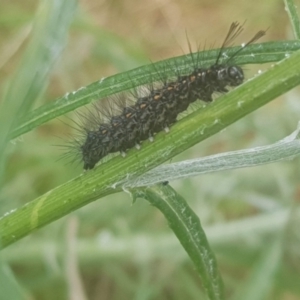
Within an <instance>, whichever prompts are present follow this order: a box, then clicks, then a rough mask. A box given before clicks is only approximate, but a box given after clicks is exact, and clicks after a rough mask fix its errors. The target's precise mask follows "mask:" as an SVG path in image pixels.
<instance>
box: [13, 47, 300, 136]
mask: <svg viewBox="0 0 300 300" xmlns="http://www.w3.org/2000/svg"><path fill="white" fill-rule="evenodd" d="M298 49H300V42H299V41H284V42H269V43H264V44H256V45H251V46H249V47H247V48H245V50H243V51H242V52H241V53H240V54H239V57H238V58H237V59H236V62H237V63H238V64H240V65H243V64H251V63H255V64H257V63H267V62H275V61H279V60H281V59H283V58H284V57H286V55H289V54H290V53H291V52H294V51H295V50H298ZM236 50H237V47H234V48H232V49H231V50H230V49H229V50H228V55H229V56H230V53H234V52H235V51H236ZM217 54H218V50H217V49H215V50H210V51H204V52H201V53H200V54H198V53H194V54H193V58H194V60H193V59H192V58H191V56H190V55H183V56H178V57H175V58H170V59H167V60H163V61H159V62H157V63H152V64H149V65H145V66H142V67H139V68H136V69H133V70H130V71H127V72H124V73H119V74H117V75H113V76H110V77H107V78H102V79H100V80H99V81H97V82H94V83H91V84H90V85H88V86H86V87H81V88H80V89H79V90H77V91H73V92H70V93H66V94H65V95H64V96H63V97H60V98H58V99H57V100H55V101H53V102H51V103H48V104H46V105H43V106H41V107H39V108H37V109H35V110H34V111H32V112H30V113H28V115H27V116H26V117H25V118H24V119H23V120H22V123H21V124H20V125H19V126H18V127H17V128H15V129H14V130H13V132H11V134H10V138H16V137H18V136H20V135H22V134H24V133H26V132H28V131H30V130H32V129H33V128H35V127H38V126H40V125H41V124H43V123H45V122H48V121H50V120H52V119H54V118H57V117H59V116H61V115H64V114H66V113H68V112H70V111H73V110H75V109H76V108H78V107H81V106H83V105H86V104H89V103H91V102H92V101H95V100H100V99H103V98H105V97H108V96H110V95H113V94H116V93H120V92H123V91H126V90H129V89H131V88H134V87H137V86H141V85H144V84H147V83H148V84H149V83H151V82H153V81H157V80H161V78H162V77H164V76H172V75H173V76H174V69H177V70H178V68H179V66H180V70H181V72H182V73H186V72H189V71H190V70H191V68H192V67H193V65H194V61H195V60H197V59H199V57H198V56H199V55H200V58H201V65H202V66H203V67H207V66H210V65H212V64H213V63H214V62H215V59H216V56H217Z"/></svg>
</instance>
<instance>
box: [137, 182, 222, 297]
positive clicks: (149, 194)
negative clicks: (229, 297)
mask: <svg viewBox="0 0 300 300" xmlns="http://www.w3.org/2000/svg"><path fill="white" fill-rule="evenodd" d="M133 196H134V197H141V198H144V199H146V200H147V201H148V202H150V203H151V204H152V205H154V206H155V207H157V208H158V209H159V210H160V211H161V212H162V213H163V215H164V216H165V217H166V219H167V221H168V223H169V225H170V227H171V229H172V230H173V232H174V233H175V235H176V236H177V238H178V239H179V241H180V243H181V244H182V246H183V247H184V249H185V251H186V252H187V253H188V255H189V256H190V258H191V260H192V261H193V263H194V266H195V268H196V270H197V271H198V273H199V275H200V277H201V279H202V283H203V286H204V287H205V289H206V292H207V294H208V297H209V299H211V300H217V299H218V300H219V299H224V289H223V282H222V278H221V275H220V274H219V270H218V267H217V261H216V258H215V256H214V253H213V252H212V250H211V249H210V246H209V244H208V241H207V238H206V235H205V232H204V230H203V229H202V227H201V224H200V220H199V218H198V216H197V215H196V214H195V213H194V212H193V210H192V209H191V208H190V207H189V206H188V204H187V202H186V201H185V199H184V198H183V197H182V196H180V195H179V194H178V193H176V191H175V190H174V189H172V188H171V187H170V186H164V185H162V184H161V185H156V186H153V187H151V188H139V189H136V190H133Z"/></svg>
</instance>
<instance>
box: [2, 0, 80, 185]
mask: <svg viewBox="0 0 300 300" xmlns="http://www.w3.org/2000/svg"><path fill="white" fill-rule="evenodd" d="M76 4H77V0H53V1H48V0H44V1H42V2H41V4H40V6H39V8H38V10H37V13H36V19H35V22H34V25H33V32H32V38H31V40H30V42H29V44H28V46H27V48H26V51H25V53H24V55H23V57H22V60H21V63H20V66H19V67H18V68H17V69H16V70H15V73H14V74H13V75H12V77H11V79H10V84H9V87H8V90H7V93H6V95H5V97H4V101H3V103H2V105H1V108H0V166H1V167H0V168H1V169H0V182H1V176H2V174H3V169H4V167H5V163H4V162H5V155H4V153H5V147H6V143H7V140H8V134H9V131H10V130H11V129H12V127H14V126H16V125H17V123H18V122H20V119H21V118H22V116H24V115H26V113H27V112H28V110H29V109H30V108H31V107H32V105H33V103H34V102H35V100H36V99H37V98H38V96H39V95H40V94H41V92H42V91H43V89H44V88H45V86H46V84H47V79H48V76H49V74H50V71H51V70H52V68H53V66H54V63H55V61H56V60H57V58H58V57H59V54H60V52H61V51H62V49H63V46H64V45H65V43H66V39H67V36H68V31H69V26H70V23H71V21H72V19H73V15H74V12H75V8H76Z"/></svg>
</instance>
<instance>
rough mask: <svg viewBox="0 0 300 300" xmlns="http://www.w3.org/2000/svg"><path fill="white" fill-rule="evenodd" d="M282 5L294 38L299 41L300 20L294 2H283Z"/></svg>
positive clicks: (285, 0)
mask: <svg viewBox="0 0 300 300" xmlns="http://www.w3.org/2000/svg"><path fill="white" fill-rule="evenodd" d="M284 4H285V10H286V11H287V13H288V15H289V18H290V21H291V24H292V28H293V31H294V36H295V38H296V39H298V40H300V19H299V15H298V12H297V6H296V5H295V2H294V0H284Z"/></svg>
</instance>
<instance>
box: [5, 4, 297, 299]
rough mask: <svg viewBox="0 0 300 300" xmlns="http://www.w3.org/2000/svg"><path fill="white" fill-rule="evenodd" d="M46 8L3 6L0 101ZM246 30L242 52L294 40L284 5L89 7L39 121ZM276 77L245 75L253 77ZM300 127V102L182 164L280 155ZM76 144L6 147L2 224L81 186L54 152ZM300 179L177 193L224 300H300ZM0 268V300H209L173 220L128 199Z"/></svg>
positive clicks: (244, 179) (248, 123)
mask: <svg viewBox="0 0 300 300" xmlns="http://www.w3.org/2000/svg"><path fill="white" fill-rule="evenodd" d="M39 5H40V2H39V1H32V0H31V1H30V0H24V1H9V0H2V1H1V5H0V6H1V9H0V95H1V98H2V96H3V95H4V94H5V92H6V90H7V86H8V83H9V80H10V78H11V75H12V74H13V73H15V72H17V71H18V66H19V62H20V59H21V57H22V54H23V52H24V50H25V49H26V46H27V44H28V41H29V39H30V36H31V30H32V24H33V20H34V18H35V16H36V15H37V14H38V13H39V11H38V6H39ZM246 19H247V22H246V24H245V31H244V32H243V34H242V35H241V37H239V39H238V41H237V43H241V42H245V41H248V40H249V39H250V38H251V37H252V36H253V34H254V33H256V32H257V31H258V30H260V29H266V28H268V27H269V30H268V32H267V36H266V37H265V38H264V40H263V41H272V40H284V39H292V38H293V36H292V31H291V26H290V23H289V20H288V16H287V14H286V12H285V9H284V4H283V2H282V1H281V0H274V1H259V2H258V1H255V4H254V2H252V1H245V0H241V1H233V0H223V1H216V0H189V1H183V0H177V1H171V0H154V1H138V0H129V1H121V0H110V1H106V0H101V1H95V0H79V3H78V9H77V12H76V14H75V17H74V20H73V22H72V25H71V27H70V32H69V38H68V41H67V43H66V45H65V49H64V51H63V53H62V55H61V56H60V58H59V59H58V61H57V62H56V64H55V66H54V68H53V71H52V72H51V76H50V79H49V81H48V82H46V88H45V89H44V90H43V92H42V93H41V95H40V96H39V98H38V100H37V101H36V103H35V107H38V106H40V105H43V104H45V103H47V102H50V101H54V99H56V98H57V97H60V96H62V95H64V94H66V93H67V92H72V91H74V90H77V89H79V88H80V87H82V86H86V85H88V84H90V83H91V82H94V81H97V80H99V79H101V78H102V77H107V76H110V75H113V74H115V73H118V72H122V71H125V70H129V69H132V68H134V67H137V66H141V65H143V64H147V63H149V62H150V61H157V60H160V59H164V58H168V57H172V56H177V55H181V54H182V53H188V51H189V50H188V43H187V40H186V32H187V33H188V36H189V40H190V41H191V43H192V45H193V49H197V46H198V45H200V48H201V47H204V44H206V47H210V46H211V45H214V46H215V47H218V46H219V45H220V44H221V43H222V41H223V39H224V37H225V34H226V33H227V29H228V27H229V25H230V23H231V22H233V21H240V22H243V21H244V20H246ZM267 68H268V66H267V65H261V66H247V70H246V76H247V77H248V78H251V76H253V75H254V74H255V73H256V72H257V70H258V69H261V70H265V69H267ZM299 113H300V101H299V89H297V90H293V91H291V92H289V93H288V94H286V95H285V96H284V97H282V98H281V99H277V100H276V101H274V102H272V103H270V104H269V105H267V106H265V107H263V108H262V109H260V110H259V111H256V112H254V113H253V114H251V115H249V116H247V117H245V118H244V119H243V120H241V121H239V122H237V123H236V124H233V125H231V126H230V127H228V129H226V130H225V131H223V132H220V133H219V134H217V135H215V136H213V137H212V138H210V139H208V140H206V141H204V142H202V143H201V144H199V145H197V146H195V147H193V148H191V149H189V151H186V152H185V153H183V154H181V155H180V156H179V157H177V158H176V159H174V160H173V161H175V160H184V159H187V158H195V157H202V156H205V155H210V154H214V153H220V152H225V151H231V150H237V149H243V148H250V147H255V146H259V145H267V144H271V143H273V142H275V141H277V140H279V139H282V138H284V137H285V136H286V135H288V134H290V133H291V132H292V131H294V130H295V129H296V127H297V123H298V121H299ZM68 116H69V117H71V118H72V117H73V116H74V114H69V115H68ZM62 120H63V118H62ZM69 134H72V128H70V127H68V126H66V125H65V124H64V123H63V122H61V120H55V121H51V122H49V123H47V124H45V125H43V126H41V127H39V128H37V129H35V130H33V131H32V132H30V133H28V134H26V135H24V136H22V137H21V138H19V139H17V140H15V141H12V142H11V143H10V144H9V147H8V151H9V155H8V160H7V164H6V166H5V178H4V182H3V185H2V190H1V194H0V201H1V202H0V212H1V215H3V214H5V213H6V212H9V211H10V210H12V209H14V208H16V207H20V206H21V205H24V204H25V203H27V202H29V201H30V200H33V199H35V198H36V197H37V196H40V195H42V194H44V193H46V192H47V191H49V190H51V189H53V188H54V187H56V186H58V185H60V184H62V183H64V182H66V181H67V180H69V179H71V178H73V177H75V176H77V175H79V174H80V173H81V166H76V165H69V164H67V162H64V161H62V160H58V159H59V157H60V155H61V154H62V153H61V150H60V149H59V147H56V146H54V145H55V144H61V143H62V141H61V138H63V139H64V137H65V136H67V135H69ZM299 166H300V163H299V159H298V160H297V159H296V160H294V161H292V162H282V163H277V164H271V165H265V166H260V167H256V168H252V169H250V168H248V169H240V170H234V171H224V172H220V173H215V174H211V175H205V176H199V177H195V178H192V179H186V180H180V181H176V182H172V183H171V185H172V186H173V187H174V188H175V189H176V190H177V191H178V192H179V193H180V194H182V195H183V196H184V197H185V198H186V200H187V201H188V202H189V204H190V205H191V207H192V208H193V209H194V211H195V212H196V213H197V214H198V216H199V217H200V220H201V222H202V224H203V226H204V228H205V229H206V230H207V236H208V239H209V240H210V242H211V246H212V248H213V250H214V251H215V254H216V256H217V259H218V262H219V266H220V270H221V273H222V276H223V279H224V283H225V286H226V293H227V295H228V299H243V298H242V297H239V295H240V294H243V289H247V286H251V287H252V288H253V289H254V290H259V289H260V288H261V287H262V286H266V288H265V289H264V293H262V294H261V295H260V296H257V298H255V299H282V300H296V299H300V275H299V274H300V251H299V249H300V236H299V230H297V228H299V216H300V214H299V213H298V210H299V202H300V188H299V184H298V181H299V178H300V171H299ZM282 230H283V231H284V236H285V240H284V243H283V245H282V253H280V255H279V258H276V255H275V256H274V260H272V256H270V255H269V252H268V245H269V244H271V243H272V241H273V239H274V236H276V233H278V232H279V231H282ZM265 257H268V258H269V260H268V261H266V259H265ZM270 257H271V259H270ZM0 259H1V260H0V263H1V272H0V286H3V287H5V288H3V290H2V294H0V299H1V300H2V299H41V300H44V299H78V300H81V299H137V300H140V299H145V300H146V299H184V298H185V299H205V298H204V294H203V290H202V288H201V283H200V279H199V277H198V275H197V273H196V271H195V270H194V268H193V266H192V263H191V262H190V261H189V258H188V256H187V255H186V254H185V252H184V251H183V249H182V248H181V246H180V244H179V242H178V241H177V240H176V239H175V237H174V236H173V233H172V232H171V230H170V229H169V228H168V225H167V223H166V221H165V220H164V217H163V216H162V215H161V213H160V212H159V211H158V210H157V209H155V208H153V207H151V206H149V204H148V203H147V202H143V201H142V200H140V201H137V202H136V203H135V204H134V205H131V199H130V197H129V195H128V194H126V193H125V192H124V193H120V194H117V195H112V196H110V197H106V198H103V199H101V200H100V201H96V202H94V203H92V204H89V205H88V206H86V207H83V208H81V209H80V210H78V211H76V212H74V213H72V214H71V215H68V216H66V217H64V218H62V219H60V220H58V221H56V222H54V223H52V224H50V225H48V226H46V227H45V228H43V229H41V230H38V231H37V232H35V233H33V234H31V235H30V236H28V237H26V238H24V239H23V240H21V241H19V242H17V243H15V244H13V245H11V246H9V248H7V249H5V250H3V251H2V253H1V256H0ZM253 282H254V283H255V284H256V285H255V284H254V285H253ZM251 283H252V285H251ZM1 289H2V287H1Z"/></svg>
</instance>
